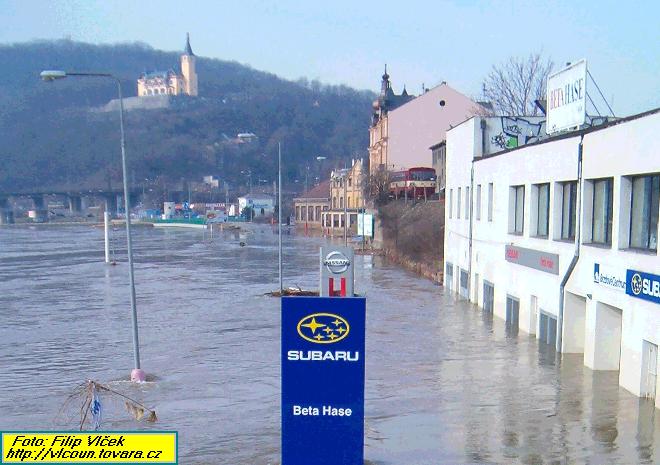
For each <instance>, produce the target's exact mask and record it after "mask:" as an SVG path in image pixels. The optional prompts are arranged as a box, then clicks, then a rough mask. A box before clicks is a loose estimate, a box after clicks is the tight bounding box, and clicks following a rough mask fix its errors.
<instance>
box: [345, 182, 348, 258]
mask: <svg viewBox="0 0 660 465" xmlns="http://www.w3.org/2000/svg"><path fill="white" fill-rule="evenodd" d="M347 186H348V172H347V173H344V247H348V229H347V227H348V226H347V224H346V221H347V220H348V206H347V204H348V202H346V199H347V198H346V195H347V190H348V187H347Z"/></svg>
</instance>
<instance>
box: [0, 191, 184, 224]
mask: <svg viewBox="0 0 660 465" xmlns="http://www.w3.org/2000/svg"><path fill="white" fill-rule="evenodd" d="M143 194H144V189H143V188H142V187H140V188H133V189H130V190H129V203H130V205H131V206H135V205H137V203H138V202H139V201H140V200H141V198H142V196H143ZM123 196H124V191H123V189H87V190H82V189H79V190H63V189H56V190H41V191H38V190H35V191H16V192H0V224H11V223H13V222H14V219H15V211H14V206H13V204H14V203H15V202H16V201H21V200H23V201H24V200H25V199H30V200H31V201H32V206H33V208H31V209H30V210H33V211H34V213H33V215H34V217H33V219H35V220H36V221H46V220H47V219H48V202H47V199H48V198H57V199H61V200H63V203H64V205H65V206H66V207H68V210H69V212H70V214H72V215H76V214H82V212H83V211H84V210H85V209H86V207H85V206H86V205H87V204H88V203H89V200H94V203H95V204H96V203H101V205H102V206H103V210H104V211H107V212H109V213H110V215H111V217H113V218H116V217H117V213H118V211H119V210H120V209H122V208H120V202H122V200H121V199H123ZM187 198H188V191H187V190H186V191H184V190H168V200H171V201H174V202H181V201H183V200H185V199H187ZM99 200H100V202H98V201H99Z"/></svg>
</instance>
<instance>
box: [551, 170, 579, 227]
mask: <svg viewBox="0 0 660 465" xmlns="http://www.w3.org/2000/svg"><path fill="white" fill-rule="evenodd" d="M560 186H561V191H562V195H561V234H560V236H559V237H560V238H561V239H575V215H576V213H575V205H576V199H577V182H575V181H573V182H564V183H562V184H560ZM555 231H556V229H555Z"/></svg>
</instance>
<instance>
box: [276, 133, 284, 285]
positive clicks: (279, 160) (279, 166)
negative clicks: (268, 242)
mask: <svg viewBox="0 0 660 465" xmlns="http://www.w3.org/2000/svg"><path fill="white" fill-rule="evenodd" d="M277 183H278V188H277V222H278V223H277V229H278V232H279V244H278V249H279V260H278V268H279V272H280V296H281V295H282V294H283V292H284V286H283V285H282V146H281V144H280V142H278V143H277Z"/></svg>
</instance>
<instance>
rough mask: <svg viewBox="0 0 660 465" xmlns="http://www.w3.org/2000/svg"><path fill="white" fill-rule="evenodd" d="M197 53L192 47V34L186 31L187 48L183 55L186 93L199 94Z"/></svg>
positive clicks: (182, 70)
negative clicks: (196, 65)
mask: <svg viewBox="0 0 660 465" xmlns="http://www.w3.org/2000/svg"><path fill="white" fill-rule="evenodd" d="M195 60H196V57H195V54H194V53H193V51H192V48H190V34H188V33H186V48H185V49H184V50H183V55H181V74H182V75H183V80H184V86H185V87H184V88H185V93H186V94H188V95H192V96H197V71H195Z"/></svg>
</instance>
